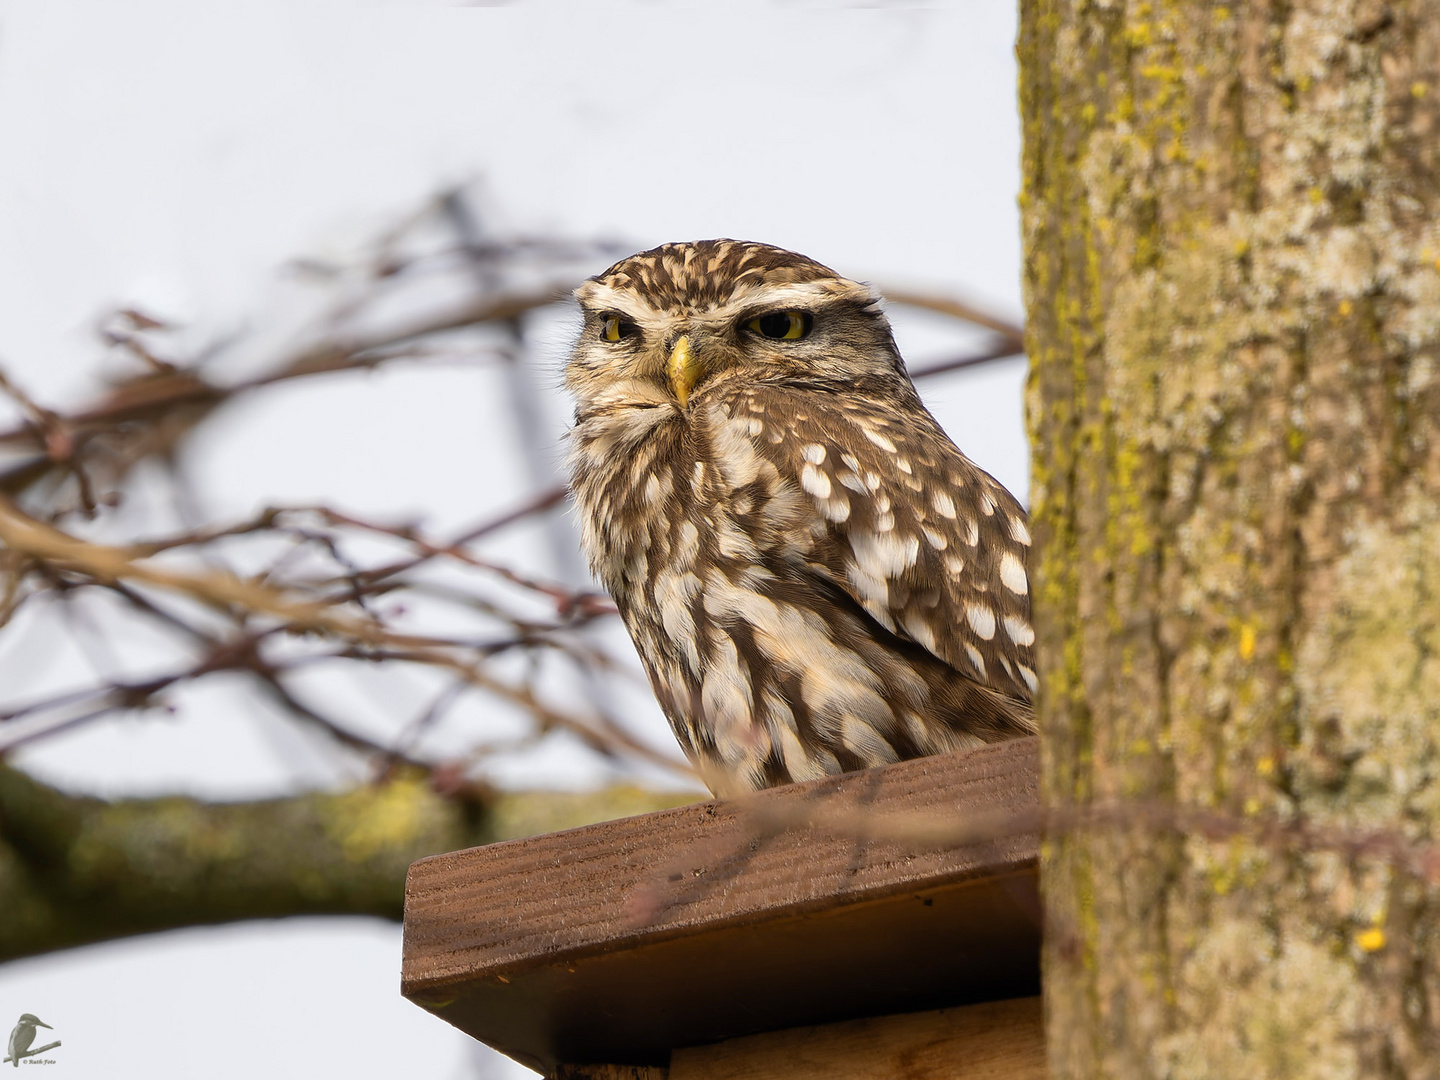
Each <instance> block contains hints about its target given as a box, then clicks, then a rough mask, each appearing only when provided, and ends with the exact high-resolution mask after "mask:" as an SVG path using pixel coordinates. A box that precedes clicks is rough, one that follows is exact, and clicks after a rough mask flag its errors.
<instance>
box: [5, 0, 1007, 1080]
mask: <svg viewBox="0 0 1440 1080" xmlns="http://www.w3.org/2000/svg"><path fill="white" fill-rule="evenodd" d="M724 11H725V13H724V14H717V13H716V12H715V11H712V10H708V5H693V6H692V5H681V4H673V5H667V4H662V3H651V4H641V5H634V6H612V5H605V6H600V5H590V6H585V7H580V8H562V7H561V6H559V5H551V4H535V5H529V6H521V5H516V6H510V7H500V8H487V9H483V10H480V9H464V10H460V9H451V10H445V9H443V8H442V6H441V5H418V4H416V5H409V6H404V5H398V4H395V5H378V4H360V3H353V2H352V3H338V2H337V3H328V4H318V3H291V4H286V5H280V4H274V5H270V4H262V3H254V2H251V3H246V4H243V5H238V4H237V5H233V6H231V5H212V4H194V3H192V4H188V5H179V4H172V5H152V4H142V3H123V4H119V3H113V2H112V3H104V4H101V3H96V4H82V3H74V2H71V0H46V2H36V3H29V4H27V3H9V4H0V364H3V365H4V367H5V368H6V370H7V371H9V372H10V373H11V374H12V375H14V376H15V377H16V378H17V379H18V380H19V381H20V382H21V384H22V385H24V386H25V387H27V388H28V389H29V390H30V391H31V392H32V393H34V394H35V395H36V396H38V397H39V398H40V399H41V400H42V401H45V402H49V403H51V404H69V403H73V402H74V401H75V400H76V399H77V397H81V396H83V395H84V394H85V393H87V392H89V391H93V389H94V388H95V386H96V383H95V381H94V375H93V372H94V370H95V367H96V359H97V355H98V354H97V347H96V345H95V343H94V334H93V325H94V320H95V318H96V316H97V315H98V314H99V313H101V312H102V311H104V310H106V309H108V308H110V307H113V306H114V305H116V304H117V303H131V302H135V303H141V304H144V305H146V306H147V307H149V308H150V309H152V310H157V311H159V312H161V313H162V314H165V315H167V316H170V317H173V318H177V319H180V320H182V321H184V322H186V323H188V324H191V325H193V326H197V327H209V328H213V329H214V330H215V331H216V332H218V331H220V330H223V329H225V328H230V327H237V326H240V325H243V324H244V323H245V321H246V320H247V319H251V318H253V317H257V316H258V315H260V314H263V312H264V311H265V310H266V305H267V303H269V302H270V298H271V296H272V294H273V292H274V290H275V288H276V284H275V270H276V267H277V266H279V265H280V264H282V263H283V262H284V261H285V260H286V259H288V258H291V257H293V256H295V255H298V254H304V253H307V252H315V251H323V250H326V249H327V247H329V246H333V245H335V244H343V243H345V242H348V241H353V240H354V239H355V238H357V237H360V236H363V235H365V234H366V233H368V232H369V231H371V230H373V229H374V228H376V227H378V226H380V225H383V224H384V223H385V222H387V221H388V220H390V219H392V218H393V217H395V216H397V215H399V214H400V213H403V212H404V211H406V210H407V209H409V208H411V207H413V206H414V205H415V204H417V203H418V202H419V201H420V200H421V199H423V198H424V197H425V196H427V195H428V194H431V193H433V192H434V191H436V190H438V189H440V188H441V187H442V186H445V185H449V184H455V183H463V182H470V181H474V182H476V184H477V187H478V189H479V190H480V191H481V192H483V200H482V202H483V205H484V207H485V208H486V210H487V213H488V214H489V216H490V219H491V221H492V223H495V224H497V225H498V226H499V227H501V228H504V229H511V230H523V231H539V230H551V231H554V232H559V233H564V234H567V235H573V236H581V237H594V236H607V237H625V238H629V239H632V240H633V241H634V242H635V244H636V245H637V247H639V246H645V247H648V246H651V245H653V244H655V243H660V242H663V241H667V240H680V239H699V238H703V237H712V236H734V237H741V238H747V239H756V240H764V241H767V242H770V243H775V244H779V245H781V246H785V247H790V248H793V249H796V250H799V251H803V252H805V253H806V254H808V255H810V256H812V257H814V258H817V259H819V260H820V261H822V262H824V263H826V264H828V265H830V266H832V267H834V268H836V269H837V270H839V271H840V272H842V273H844V274H846V275H848V276H851V277H856V278H860V279H864V280H870V281H875V282H877V283H880V284H885V283H890V284H892V285H902V286H904V285H908V286H920V287H925V288H927V289H929V290H932V291H948V292H952V293H956V294H958V295H962V296H968V297H972V298H974V299H976V300H979V301H982V302H984V303H986V304H988V305H990V306H991V307H993V308H994V309H995V310H997V311H1000V312H1002V313H1005V314H1008V315H1010V316H1011V317H1012V318H1014V319H1015V320H1016V321H1019V313H1020V295H1019V229H1018V216H1017V212H1016V208H1015V195H1016V193H1017V191H1018V182H1019V168H1018V156H1019V123H1018V118H1017V116H1016V109H1015V102H1014V88H1015V79H1016V73H1015V66H1014V57H1013V51H1012V47H1013V38H1014V11H1013V6H1012V5H1011V4H1010V3H999V2H990V0H985V2H980V0H973V2H963V3H962V2H957V3H954V4H951V5H948V6H944V7H940V8H934V9H917V8H908V7H903V8H902V7H900V6H898V5H895V6H880V7H877V8H869V9H854V10H851V9H845V8H842V7H841V6H840V5H818V4H810V5H801V4H793V3H774V4H735V5H731V6H727V7H726V8H725V9H724ZM599 269H601V266H599V265H597V266H595V267H594V268H593V270H599ZM895 314H896V329H897V337H898V339H899V341H900V344H901V347H902V351H905V352H906V354H907V357H908V358H909V359H910V360H911V362H912V364H914V363H916V362H923V361H924V360H925V359H926V358H927V356H939V355H946V354H948V353H950V352H954V351H955V342H956V341H957V340H960V339H953V340H952V339H951V338H947V337H946V334H947V333H950V332H949V331H947V330H946V329H945V328H944V327H943V326H942V325H939V324H937V323H936V321H935V320H933V319H932V320H927V319H925V318H921V317H915V316H907V315H906V314H905V313H904V312H903V311H901V312H896V313H895ZM567 332H568V331H567V329H566V327H565V326H564V325H559V326H557V327H556V328H555V329H554V331H553V332H552V333H549V334H548V335H547V336H546V341H547V347H546V353H547V354H546V355H544V356H542V357H540V367H541V371H540V372H539V374H538V379H539V382H540V383H541V385H543V386H544V387H546V388H547V392H549V393H555V394H557V395H558V391H556V390H555V386H556V383H557V382H558V372H559V368H560V365H561V364H562V363H563V356H564V350H565V346H566V340H565V339H566V333H567ZM952 337H953V335H952ZM1022 379H1023V364H1020V363H1016V362H1007V363H1003V364H998V365H993V366H992V367H989V368H986V369H983V370H982V371H978V372H974V373H967V374H957V375H954V376H947V377H943V378H940V379H936V380H932V381H930V382H929V383H927V384H926V385H925V386H924V392H925V396H926V398H927V401H928V402H929V403H930V404H931V406H932V408H933V409H934V410H935V411H936V413H937V415H938V416H940V418H941V419H942V421H943V422H944V423H945V424H946V426H947V428H948V429H949V430H950V433H951V435H952V436H953V437H954V438H955V439H956V441H957V442H958V443H959V444H960V446H961V447H962V448H963V449H964V450H965V451H966V452H967V453H969V454H970V456H971V457H973V458H975V459H976V460H977V461H978V462H979V463H980V464H981V465H982V466H984V467H985V468H987V469H989V470H990V471H991V472H993V473H995V474H996V476H997V477H999V478H1000V479H1001V480H1002V481H1003V482H1004V483H1006V484H1007V485H1008V486H1009V487H1010V488H1011V489H1012V490H1014V491H1015V492H1016V494H1017V495H1020V496H1021V497H1022V499H1023V497H1024V493H1025V484H1026V480H1025V478H1026V454H1025V446H1024V436H1023V430H1022V425H1021V413H1020V387H1021V381H1022ZM485 389H486V388H485V386H484V385H483V378H482V377H481V376H477V375H474V374H473V373H466V372H464V371H455V370H444V371H436V372H429V373H423V372H422V373H418V374H417V373H416V372H414V371H412V372H409V373H407V374H406V375H404V377H403V378H402V377H400V376H391V375H381V376H378V377H356V378H355V379H353V380H349V381H344V380H342V381H341V382H338V383H337V382H330V383H327V384H326V386H325V387H323V388H320V389H317V390H316V391H314V393H315V394H318V395H320V396H321V397H323V398H324V401H321V402H317V401H315V400H306V401H303V402H301V403H298V404H297V403H296V401H295V400H294V399H292V398H289V397H287V398H284V399H280V398H277V399H276V400H274V401H269V400H264V401H261V402H259V403H258V404H255V405H253V406H249V407H246V408H243V409H240V410H237V411H236V414H235V415H234V416H232V417H230V418H228V419H227V421H226V424H225V426H224V427H223V428H222V430H221V431H220V432H217V433H216V434H215V435H214V436H213V437H212V439H211V442H210V444H209V445H208V446H207V447H206V448H205V452H204V453H203V454H202V456H201V464H200V474H199V477H198V479H199V480H200V481H201V483H202V486H203V487H204V488H205V489H206V491H207V493H209V494H210V496H211V498H212V505H211V507H210V508H211V509H212V510H213V511H214V512H216V513H218V514H220V515H221V516H230V515H238V514H242V513H245V512H246V511H247V510H249V509H253V508H254V507H256V506H258V505H261V504H263V503H268V502H277V501H279V502H292V503H298V502H306V501H318V500H324V501H328V502H331V503H334V504H337V505H341V506H347V507H351V508H354V509H357V510H366V511H375V512H382V511H395V510H406V511H411V510H413V511H416V512H423V513H424V514H425V515H426V517H427V520H429V521H431V522H436V523H448V524H458V523H460V522H465V521H471V520H475V519H476V518H478V517H482V516H483V515H484V513H485V512H486V511H487V510H498V509H502V508H504V507H505V506H508V505H510V504H511V503H513V501H514V498H515V496H516V492H515V491H514V490H511V489H507V488H505V487H503V486H501V483H500V480H499V478H501V477H503V476H505V475H506V474H507V463H506V461H505V459H504V455H505V454H506V453H507V452H509V451H507V449H506V446H507V443H506V441H505V437H506V435H507V434H508V433H507V432H506V431H505V424H506V422H507V421H506V418H505V417H503V416H491V415H489V414H488V413H487V411H486V410H487V408H490V407H491V405H490V404H487V400H488V399H487V397H486V394H485ZM317 405H319V406H321V407H322V413H323V415H322V419H321V421H320V422H319V423H315V422H313V421H309V422H307V423H305V424H301V423H298V422H296V420H295V418H296V417H298V416H300V415H301V414H302V412H303V413H304V415H306V416H307V417H313V414H314V410H315V408H316V407H317ZM324 410H329V411H328V412H324ZM563 410H564V405H563V402H562V401H561V400H560V399H559V397H558V396H556V397H555V409H554V414H555V417H556V425H557V428H556V432H555V434H556V435H558V431H559V425H560V419H559V418H561V417H563ZM326 417H328V419H326ZM382 428H383V430H384V432H385V438H383V439H377V438H376V437H375V436H374V431H375V430H377V429H382ZM322 446H323V447H324V451H323V453H322V452H320V449H319V448H321V447H322ZM337 448H338V449H337ZM557 458H558V455H557ZM436 461H447V462H454V463H455V464H454V465H451V466H447V467H446V468H445V469H438V468H437V467H436V466H435V465H434V463H435V462H436ZM471 462H473V463H474V464H473V467H468V466H467V465H466V463H471ZM508 472H510V473H513V472H514V469H513V468H510V469H508ZM457 492H458V493H460V494H458V495H457ZM59 648H60V647H59V646H58V645H57V644H56V643H54V642H47V641H43V640H42V641H31V642H21V643H18V644H17V643H15V642H3V641H0V681H6V682H8V681H9V680H12V679H14V678H15V677H17V676H18V674H19V673H20V672H21V671H22V670H28V669H29V668H30V667H32V666H35V665H41V666H43V661H44V656H45V654H47V652H48V651H55V650H58V649H59ZM644 722H645V723H653V722H654V720H653V717H652V718H649V719H646V720H645V721H644ZM282 727H283V725H280V724H279V723H278V722H277V721H275V720H274V718H273V717H271V718H267V717H266V716H264V715H260V714H257V713H252V712H247V710H246V708H243V707H238V706H237V707H233V708H230V709H229V710H228V711H227V710H226V709H224V708H210V707H207V708H192V709H182V711H181V714H180V716H179V717H178V718H177V719H175V720H171V721H140V722H137V721H135V720H117V721H115V722H113V723H105V724H98V725H95V726H94V727H93V728H91V729H87V730H85V731H84V732H82V733H80V734H77V735H75V736H73V737H69V738H67V739H65V740H63V741H57V742H56V743H54V744H50V745H47V746H45V747H42V748H41V749H40V750H37V751H34V752H32V753H30V754H27V755H23V756H22V757H21V758H20V759H19V760H20V762H21V763H22V764H23V765H24V766H25V767H26V768H30V769H32V770H33V771H35V772H36V773H38V774H39V775H42V776H44V777H45V778H46V779H48V780H52V781H57V782H62V783H66V784H67V785H69V786H71V787H73V788H77V789H83V790H87V791H96V792H101V793H105V794H123V793H130V792H146V793H149V792H156V791H172V790H184V791H191V792H197V793H200V794H205V795H209V796H212V797H243V796H253V795H258V794H264V793H269V792H273V791H281V790H288V789H291V788H293V785H294V784H295V783H297V782H313V779H314V775H313V774H312V772H311V771H307V769H306V768H305V767H304V765H303V762H301V763H299V764H297V762H300V759H302V758H303V757H304V753H305V747H303V746H300V745H298V744H297V743H296V742H295V739H294V736H293V735H291V734H287V733H286V732H285V731H283V730H281V729H282ZM527 768H528V769H529V771H528V772H527V771H526V769H527ZM587 770H588V771H587ZM508 779H510V780H511V781H512V782H524V783H543V782H545V781H546V780H547V779H551V780H554V782H558V783H565V784H576V783H584V782H587V779H588V781H589V782H596V781H597V780H599V779H603V777H600V776H599V774H597V773H596V772H595V770H594V768H593V766H590V765H589V764H588V762H587V761H586V760H585V759H583V758H581V757H580V756H579V755H576V754H573V753H568V752H567V749H566V748H565V747H563V746H561V747H558V748H556V749H555V750H554V752H553V753H552V754H550V756H548V757H543V756H542V758H541V759H538V760H537V761H532V762H530V763H529V765H528V766H526V765H517V766H516V769H515V771H514V772H513V773H512V774H510V775H509V776H508ZM3 917H4V915H3V912H0V918H3ZM399 940H400V938H399V930H398V928H397V927H394V926H392V925H389V924H380V923H375V922H369V921H361V920H351V921H344V920H293V921H288V922H276V923H254V924H248V925H244V926H238V927H233V928H219V929H213V930H192V931H184V932H179V933H174V934H169V935H164V936H161V937H154V938H145V939H138V940H132V941H126V942H119V943H114V944H109V945H104V946H98V947H94V948H88V949H81V950H75V951H72V952H70V953H66V954H61V955H55V956H48V957H40V958H36V959H33V960H27V961H20V962H14V963H11V964H8V965H5V966H3V967H0V1027H7V1026H8V1024H10V1023H12V1022H13V1021H12V1020H11V1019H10V1018H11V1017H12V1016H18V1015H19V1014H20V1013H21V1012H32V1013H35V1014H37V1015H38V1016H40V1017H41V1018H42V1019H43V1020H45V1021H46V1022H48V1023H50V1024H52V1025H53V1026H54V1028H55V1033H54V1035H53V1036H51V1035H49V1033H46V1032H44V1031H43V1030H42V1031H41V1033H40V1034H41V1037H42V1038H46V1040H47V1041H48V1038H53V1037H59V1038H61V1039H62V1040H63V1046H62V1047H61V1048H60V1049H59V1050H56V1051H54V1052H53V1054H51V1055H50V1056H51V1057H53V1058H54V1059H55V1062H56V1064H54V1065H53V1066H34V1068H44V1069H46V1070H48V1071H47V1072H46V1073H45V1075H53V1076H56V1077H63V1076H74V1077H91V1076H94V1077H110V1078H122V1077H142V1076H143V1077H147V1078H149V1077H170V1076H175V1077H190V1076H205V1077H215V1078H221V1077H242V1076H243V1077H249V1076H257V1075H265V1076H277V1077H288V1076H296V1077H300V1076H305V1077H313V1076H353V1077H370V1076H376V1077H378V1076H388V1075H394V1074H397V1073H401V1072H404V1073H407V1074H413V1075H423V1076H427V1077H440V1078H448V1077H456V1078H458V1077H474V1076H490V1077H502V1076H513V1075H525V1074H524V1073H523V1070H519V1069H518V1067H516V1066H514V1065H513V1064H511V1063H509V1062H508V1061H506V1060H505V1059H501V1058H498V1057H496V1056H495V1055H493V1054H490V1053H489V1052H488V1051H486V1050H485V1049H484V1048H483V1047H478V1045H477V1044H474V1043H473V1042H471V1041H470V1040H468V1039H466V1038H465V1037H463V1036H461V1035H459V1034H458V1033H455V1032H453V1031H452V1030H451V1029H450V1028H448V1027H447V1026H446V1025H444V1024H443V1023H441V1022H440V1021H438V1020H436V1019H434V1018H432V1017H430V1016H429V1015H427V1014H426V1013H424V1012H422V1011H421V1010H419V1009H417V1008H415V1007H414V1006H411V1005H409V1004H408V1003H406V1002H404V1001H403V1000H402V999H401V998H400V997H399V995H398V981H399Z"/></svg>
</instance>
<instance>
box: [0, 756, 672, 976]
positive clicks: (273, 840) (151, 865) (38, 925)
mask: <svg viewBox="0 0 1440 1080" xmlns="http://www.w3.org/2000/svg"><path fill="white" fill-rule="evenodd" d="M697 797H698V796H696V795H694V794H676V793H661V792H653V791H644V790H641V789H639V788H633V787H614V788H608V789H605V790H602V791H596V792H591V793H587V794H576V793H562V792H544V791H529V792H516V793H506V794H499V795H496V796H495V797H494V798H492V799H490V800H488V801H486V802H484V803H473V802H471V803H466V802H462V801H460V800H457V799H452V798H446V797H443V796H441V795H439V794H437V793H436V792H435V791H434V790H433V789H432V787H431V786H430V784H429V783H428V782H427V781H426V780H424V779H423V778H421V777H418V776H402V777H399V778H397V779H394V780H391V781H389V782H387V783H384V784H377V785H374V786H370V787H363V788H357V789H355V790H352V791H347V792H341V793H338V794H331V793H310V794H306V795H298V796H294V797H292V798H284V799H267V800H262V801H256V802H239V803H207V802H201V801H199V800H195V799H187V798H162V799H126V800H121V801H117V802H107V801H104V800H101V799H92V798H85V797H82V796H75V795H69V794H66V793H65V792H62V791H59V790H57V789H55V788H52V787H48V786H46V785H44V784H41V783H38V782H36V781H35V780H33V779H32V778H30V777H28V776H26V775H25V774H24V773H21V772H19V771H17V770H15V769H12V768H9V767H7V766H4V765H0V912H3V917H0V961H3V960H10V959H14V958H15V957H18V956H28V955H31V954H34V953H41V952H48V951H50V950H53V949H62V948H67V947H70V946H74V945H84V944H88V943H91V942H95V941H103V940H107V939H110V938H118V937H125V936H128V935H131V934H142V933H149V932H153V931H157V930H170V929H174V928H176V927H180V926H195V925H200V924H205V923H220V922H231V921H235V920H239V919H260V918H276V917H279V916H284V915H375V916H380V917H382V918H388V919H396V920H398V919H399V918H400V915H401V908H402V904H403V901H404V891H405V870H406V868H407V867H408V866H409V865H410V863H411V862H412V861H414V860H415V859H418V858H420V857H421V856H424V855H433V854H436V853H437V852H441V851H453V850H455V849H457V848H462V847H470V846H473V845H476V844H484V843H489V842H491V841H494V840H510V839H514V838H516V837H520V836H530V835H532V834H535V833H541V832H552V831H554V830H557V829H568V828H573V827H575V826H578V825H586V824H589V823H591V822H594V821H602V820H606V819H608V818H614V817H622V816H628V815H630V814H640V813H646V812H649V811H651V810H659V809H663V808H665V807H669V806H676V805H679V804H680V803H684V802H690V801H692V800H694V799H695V798H697Z"/></svg>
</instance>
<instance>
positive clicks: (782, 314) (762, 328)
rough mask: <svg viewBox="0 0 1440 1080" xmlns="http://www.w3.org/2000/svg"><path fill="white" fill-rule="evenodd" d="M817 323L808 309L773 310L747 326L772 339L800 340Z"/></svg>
mask: <svg viewBox="0 0 1440 1080" xmlns="http://www.w3.org/2000/svg"><path fill="white" fill-rule="evenodd" d="M814 325H815V318H814V316H812V315H811V314H810V313H809V312H808V311H772V312H771V313H770V314H769V315H760V316H757V317H756V318H753V319H751V320H750V321H749V322H748V323H746V324H745V326H746V328H747V329H749V330H752V331H754V332H755V333H757V334H759V335H760V336H761V337H767V338H769V339H770V340H772V341H799V340H800V339H801V338H803V337H804V336H805V335H806V334H808V333H810V328H811V327H812V326H814Z"/></svg>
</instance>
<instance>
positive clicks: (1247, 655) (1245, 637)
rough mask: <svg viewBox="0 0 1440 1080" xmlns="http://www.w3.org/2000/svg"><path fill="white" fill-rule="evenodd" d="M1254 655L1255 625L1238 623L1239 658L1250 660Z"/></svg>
mask: <svg viewBox="0 0 1440 1080" xmlns="http://www.w3.org/2000/svg"><path fill="white" fill-rule="evenodd" d="M1254 656H1255V627H1253V626H1252V625H1250V624H1249V623H1241V624H1240V659H1241V660H1250V659H1252V658H1253V657H1254Z"/></svg>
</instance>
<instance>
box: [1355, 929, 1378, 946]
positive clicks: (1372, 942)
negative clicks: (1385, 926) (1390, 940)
mask: <svg viewBox="0 0 1440 1080" xmlns="http://www.w3.org/2000/svg"><path fill="white" fill-rule="evenodd" d="M1355 944H1356V945H1358V946H1360V948H1361V949H1363V950H1364V951H1365V952H1379V951H1380V950H1381V949H1383V948H1384V947H1385V931H1384V930H1381V929H1380V928H1379V927H1378V926H1372V927H1371V928H1370V929H1369V930H1362V931H1360V933H1358V934H1356V935H1355Z"/></svg>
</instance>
